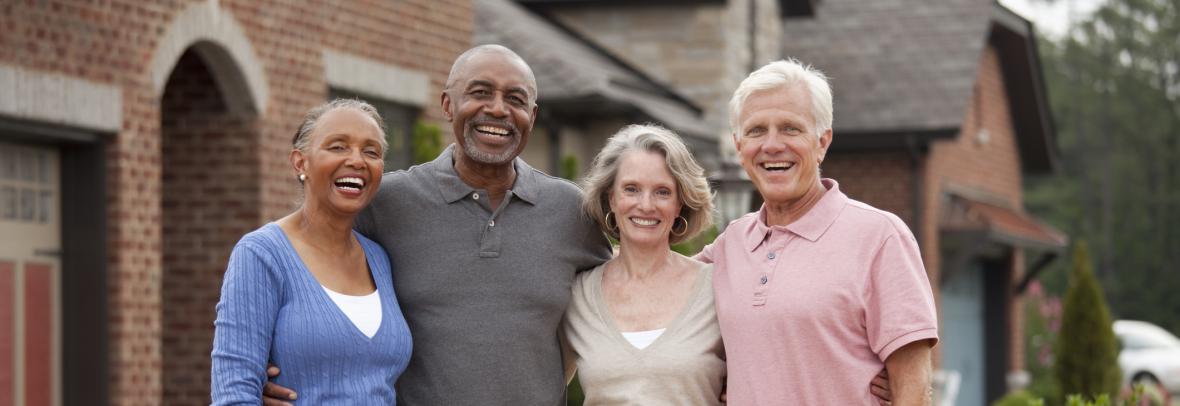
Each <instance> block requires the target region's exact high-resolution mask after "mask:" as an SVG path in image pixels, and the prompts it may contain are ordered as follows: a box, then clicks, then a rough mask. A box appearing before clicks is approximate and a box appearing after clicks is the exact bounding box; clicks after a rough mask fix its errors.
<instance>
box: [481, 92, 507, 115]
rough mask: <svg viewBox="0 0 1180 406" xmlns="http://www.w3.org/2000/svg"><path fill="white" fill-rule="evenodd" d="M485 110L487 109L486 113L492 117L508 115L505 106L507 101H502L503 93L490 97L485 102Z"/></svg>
mask: <svg viewBox="0 0 1180 406" xmlns="http://www.w3.org/2000/svg"><path fill="white" fill-rule="evenodd" d="M486 111H487V113H488V115H491V116H494V117H505V116H507V115H508V106H507V103H505V102H504V95H503V94H497V95H496V96H495V97H492V100H491V101H489V102H488V104H487V108H486Z"/></svg>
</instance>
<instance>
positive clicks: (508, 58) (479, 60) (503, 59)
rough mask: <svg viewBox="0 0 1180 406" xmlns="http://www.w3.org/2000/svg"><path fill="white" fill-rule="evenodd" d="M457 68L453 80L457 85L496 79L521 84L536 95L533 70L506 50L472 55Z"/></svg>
mask: <svg viewBox="0 0 1180 406" xmlns="http://www.w3.org/2000/svg"><path fill="white" fill-rule="evenodd" d="M458 63H460V64H461V65H459V66H457V67H456V69H455V75H454V76H455V77H452V78H451V79H452V80H451V82H452V83H453V84H454V85H455V86H466V85H467V84H468V83H470V82H471V81H474V80H494V81H495V82H503V83H505V84H521V85H524V86H525V88H526V89H528V91H529V95H530V96H534V97H535V96H536V94H537V84H536V79H534V77H533V71H532V69H531V68H529V66H528V64H526V63H525V62H524V60H522V59H520V58H519V57H517V56H515V55H511V54H507V53H504V52H497V51H486V52H479V53H476V54H474V55H471V56H469V57H467V58H465V59H463V60H461V61H459V62H458Z"/></svg>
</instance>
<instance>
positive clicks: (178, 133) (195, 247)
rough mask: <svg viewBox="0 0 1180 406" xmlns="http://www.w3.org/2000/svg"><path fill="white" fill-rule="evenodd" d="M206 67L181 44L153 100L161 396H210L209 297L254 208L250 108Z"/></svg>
mask: <svg viewBox="0 0 1180 406" xmlns="http://www.w3.org/2000/svg"><path fill="white" fill-rule="evenodd" d="M214 80H215V79H214V78H213V76H212V74H211V73H210V72H209V70H208V67H207V66H206V65H205V64H204V62H203V61H202V60H201V57H199V56H197V54H196V53H195V52H193V51H188V52H186V53H184V55H183V56H182V57H181V58H180V61H179V62H178V63H177V64H176V68H175V70H174V71H173V72H172V77H171V78H170V79H169V80H168V83H167V85H166V86H165V90H164V97H163V98H162V101H161V103H160V104H161V116H162V126H161V132H162V136H161V138H162V147H163V150H162V158H163V159H162V165H163V168H162V169H163V178H162V185H161V186H162V187H161V189H162V190H161V191H162V193H163V196H162V199H161V201H162V202H161V209H162V210H161V211H162V218H163V221H162V224H161V226H162V227H163V233H162V236H163V240H162V248H163V252H162V254H163V262H162V265H163V267H162V268H163V269H162V270H161V271H162V275H161V298H162V304H163V306H162V307H163V309H162V310H163V316H162V320H161V323H162V326H161V327H162V335H163V336H162V338H161V340H162V347H161V358H162V361H163V371H162V375H161V379H162V380H163V386H164V398H165V399H169V402H176V403H178V404H208V403H209V370H210V358H209V353H210V351H211V350H212V342H213V330H212V329H210V328H209V326H212V325H213V320H214V319H215V318H216V314H215V312H214V308H213V304H215V303H217V300H218V297H219V294H220V289H221V283H220V282H221V275H222V274H223V273H224V271H225V264H226V261H227V260H228V259H229V252H230V250H231V249H232V248H233V245H234V243H236V242H237V240H238V239H239V238H241V236H242V234H244V233H246V232H248V231H249V230H250V229H252V228H254V227H255V226H256V223H257V221H258V219H259V214H258V213H259V211H260V208H261V207H260V206H259V204H258V203H259V202H258V198H259V195H260V194H259V192H258V191H259V189H258V186H259V182H258V177H257V176H254V175H255V174H257V173H258V167H257V160H256V159H253V158H254V157H255V156H256V155H257V152H256V151H257V149H258V147H257V143H258V138H257V137H255V136H254V134H257V132H258V131H257V129H256V128H255V126H254V124H255V122H256V121H257V119H256V118H255V116H253V115H250V116H235V115H234V114H231V111H229V110H228V109H227V106H226V105H225V103H224V102H223V99H222V94H221V93H220V92H219V91H218V89H217V87H216V86H210V85H209V84H210V83H213V82H214Z"/></svg>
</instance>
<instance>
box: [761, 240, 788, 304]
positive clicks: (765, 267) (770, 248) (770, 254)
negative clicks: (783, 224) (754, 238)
mask: <svg viewBox="0 0 1180 406" xmlns="http://www.w3.org/2000/svg"><path fill="white" fill-rule="evenodd" d="M790 240H791V234H790V233H788V232H785V231H778V230H771V231H770V232H768V233H767V237H766V241H765V242H764V243H763V244H762V248H760V249H758V250H756V255H755V258H757V259H756V260H757V261H759V262H761V263H762V266H759V267H757V268H756V269H757V270H758V271H757V272H756V273H755V274H754V297H753V302H752V303H751V304H752V305H753V306H755V307H758V306H764V305H766V298H767V296H768V293H769V291H770V286H771V284H772V283H773V282H774V279H775V274H777V273H778V272H777V271H778V268H779V266H780V264H781V263H782V262H783V260H782V259H783V258H782V252H783V251H784V248H785V246H786V244H787V243H788V242H790Z"/></svg>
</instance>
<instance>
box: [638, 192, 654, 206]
mask: <svg viewBox="0 0 1180 406" xmlns="http://www.w3.org/2000/svg"><path fill="white" fill-rule="evenodd" d="M653 207H655V201H654V198H653V197H652V195H651V193H643V194H642V195H640V196H639V208H640V209H642V210H649V209H651V208H653Z"/></svg>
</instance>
